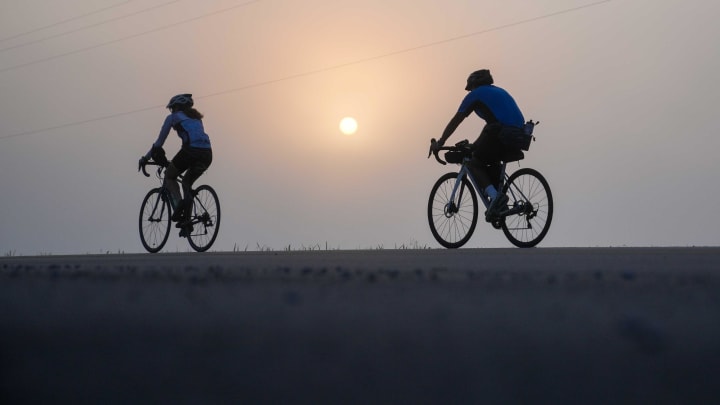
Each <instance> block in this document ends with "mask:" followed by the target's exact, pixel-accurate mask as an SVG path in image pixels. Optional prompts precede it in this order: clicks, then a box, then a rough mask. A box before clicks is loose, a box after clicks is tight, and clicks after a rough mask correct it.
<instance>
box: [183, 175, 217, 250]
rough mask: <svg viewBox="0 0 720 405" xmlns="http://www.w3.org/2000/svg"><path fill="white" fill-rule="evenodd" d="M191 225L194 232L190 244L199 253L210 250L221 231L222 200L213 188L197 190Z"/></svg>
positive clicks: (191, 234) (189, 237) (189, 236)
mask: <svg viewBox="0 0 720 405" xmlns="http://www.w3.org/2000/svg"><path fill="white" fill-rule="evenodd" d="M194 193H195V198H194V199H193V207H192V215H191V217H190V221H191V222H190V223H191V224H192V225H193V230H192V231H191V232H190V234H189V235H188V237H187V238H188V243H190V246H191V247H192V248H193V249H195V251H197V252H204V251H206V250H208V249H210V246H212V244H213V243H214V242H215V238H217V235H218V231H219V230H220V200H219V199H218V196H217V193H215V190H213V188H212V187H210V186H208V185H202V186H200V187H198V188H196V189H195V191H194Z"/></svg>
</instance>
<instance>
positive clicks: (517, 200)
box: [501, 168, 553, 247]
mask: <svg viewBox="0 0 720 405" xmlns="http://www.w3.org/2000/svg"><path fill="white" fill-rule="evenodd" d="M503 192H504V193H505V194H506V195H507V196H508V197H509V198H510V201H509V202H508V208H509V209H510V210H511V212H514V214H512V215H508V216H506V217H505V218H503V220H502V223H501V226H502V230H503V233H504V234H505V237H507V238H508V240H509V241H510V242H511V243H512V244H513V245H515V246H517V247H533V246H536V245H537V244H538V243H540V241H541V240H543V238H544V237H545V235H547V232H548V230H549V229H550V223H551V222H552V217H553V197H552V192H551V191H550V186H549V185H548V182H547V180H545V177H543V176H542V175H541V174H540V173H539V172H538V171H537V170H533V169H528V168H524V169H520V170H518V171H516V172H515V173H513V174H512V175H511V176H510V178H509V179H508V181H507V183H506V184H505V186H504V187H503Z"/></svg>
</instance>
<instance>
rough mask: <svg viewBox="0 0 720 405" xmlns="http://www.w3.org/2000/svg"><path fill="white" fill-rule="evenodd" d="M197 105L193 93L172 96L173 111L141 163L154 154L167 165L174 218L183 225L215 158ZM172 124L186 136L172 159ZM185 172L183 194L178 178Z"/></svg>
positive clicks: (157, 159)
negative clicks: (195, 189)
mask: <svg viewBox="0 0 720 405" xmlns="http://www.w3.org/2000/svg"><path fill="white" fill-rule="evenodd" d="M193 105H194V102H193V99H192V94H178V95H177V96H174V97H173V98H171V99H170V102H169V103H168V105H167V106H166V107H167V108H168V109H170V111H171V112H170V115H168V116H167V118H165V122H163V125H162V128H161V129H160V135H159V136H158V138H157V140H156V141H155V143H153V145H152V147H151V148H150V150H149V151H148V153H146V154H145V156H143V157H142V158H140V164H141V165H142V164H144V163H146V162H147V161H148V160H149V159H150V158H152V159H153V160H155V161H156V162H158V163H163V162H164V163H165V164H166V165H167V169H166V171H165V186H166V187H167V189H168V190H170V194H171V202H170V203H171V204H172V207H173V215H172V220H173V221H178V222H179V224H178V227H181V225H182V222H183V221H184V219H185V218H186V216H187V214H188V212H187V211H188V210H189V209H190V208H191V207H192V199H193V196H192V185H193V183H194V182H195V181H196V180H197V179H198V177H200V175H202V174H203V173H204V172H205V170H207V169H208V167H210V164H211V163H212V159H213V155H212V148H211V146H210V137H209V136H208V135H207V134H206V133H205V129H204V127H203V122H202V118H203V115H202V114H201V113H200V112H199V111H198V110H196V109H195V108H193ZM171 128H172V129H174V130H175V131H176V132H177V134H178V136H179V137H180V139H182V148H181V149H180V151H178V153H177V154H176V155H175V157H173V158H172V161H170V162H168V161H167V158H165V151H164V149H163V144H164V143H165V140H166V139H167V137H168V134H169V133H170V129H171ZM183 172H184V173H185V174H184V175H183V179H182V189H183V193H182V197H181V195H180V187H179V185H178V181H177V178H178V176H179V175H180V174H182V173H183Z"/></svg>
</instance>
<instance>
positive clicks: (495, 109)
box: [458, 85, 525, 128]
mask: <svg viewBox="0 0 720 405" xmlns="http://www.w3.org/2000/svg"><path fill="white" fill-rule="evenodd" d="M473 111H474V112H475V114H477V115H478V116H479V117H480V118H482V119H484V120H485V121H486V122H487V123H488V124H494V123H500V124H503V125H509V126H512V127H518V128H522V127H523V125H524V124H525V118H524V117H523V114H522V112H521V111H520V108H518V106H517V103H515V100H514V99H513V98H512V96H511V95H510V94H509V93H508V92H507V91H505V90H503V89H501V88H500V87H496V86H493V85H485V86H479V87H477V88H475V89H474V90H473V91H471V92H470V93H468V95H467V96H465V98H464V99H463V101H462V103H461V104H460V108H459V109H458V112H461V113H464V114H465V116H468V115H470V113H471V112H473Z"/></svg>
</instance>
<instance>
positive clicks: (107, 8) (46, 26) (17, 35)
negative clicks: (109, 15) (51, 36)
mask: <svg viewBox="0 0 720 405" xmlns="http://www.w3.org/2000/svg"><path fill="white" fill-rule="evenodd" d="M131 1H133V0H127V1H123V2H122V3H118V4H115V5H113V6H109V7H105V8H101V9H100V10H95V11H91V12H89V13H85V14H81V15H79V16H76V17H72V18H68V19H66V20H62V21H58V22H56V23H53V24H50V25H45V26H43V27H38V28H33V29H31V30H29V31H25V32H21V33H19V34H15V35H12V36H9V37H5V38H2V39H0V42H5V41H9V40H11V39H15V38H19V37H22V36H25V35H28V34H32V33H35V32H38V31H42V30H45V29H48V28H52V27H56V26H58V25H61V24H65V23H68V22H70V21H75V20H79V19H81V18H84V17H89V16H91V15H93V14H97V13H101V12H103V11H107V10H110V9H113V8H116V7H120V6H122V5H123V4H127V3H130V2H131Z"/></svg>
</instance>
